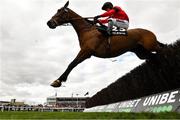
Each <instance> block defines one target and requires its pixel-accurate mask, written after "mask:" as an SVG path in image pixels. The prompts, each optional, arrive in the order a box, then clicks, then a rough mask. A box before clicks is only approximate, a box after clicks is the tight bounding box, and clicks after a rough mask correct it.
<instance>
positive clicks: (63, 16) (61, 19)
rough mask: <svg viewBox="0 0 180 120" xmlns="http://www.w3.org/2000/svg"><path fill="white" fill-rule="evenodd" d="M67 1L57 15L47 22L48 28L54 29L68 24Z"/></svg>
mask: <svg viewBox="0 0 180 120" xmlns="http://www.w3.org/2000/svg"><path fill="white" fill-rule="evenodd" d="M68 5H69V1H68V2H66V4H65V5H64V7H62V8H60V9H58V11H57V13H56V14H55V15H54V16H53V17H52V18H51V19H50V20H49V21H48V22H47V25H48V26H49V28H51V29H54V28H56V27H57V26H60V25H62V24H64V23H69V21H70V20H69V13H68V12H69V9H68V8H67V7H68Z"/></svg>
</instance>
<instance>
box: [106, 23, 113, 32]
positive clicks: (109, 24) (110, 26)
mask: <svg viewBox="0 0 180 120" xmlns="http://www.w3.org/2000/svg"><path fill="white" fill-rule="evenodd" d="M112 28H113V21H112V20H108V28H107V33H108V35H111V31H112Z"/></svg>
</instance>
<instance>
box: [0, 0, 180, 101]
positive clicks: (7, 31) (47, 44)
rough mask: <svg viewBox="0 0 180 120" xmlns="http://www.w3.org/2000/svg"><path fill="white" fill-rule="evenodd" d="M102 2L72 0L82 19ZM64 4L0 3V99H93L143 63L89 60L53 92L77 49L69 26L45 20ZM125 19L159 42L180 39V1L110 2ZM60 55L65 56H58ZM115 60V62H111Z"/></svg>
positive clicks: (131, 58) (124, 58)
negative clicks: (88, 97)
mask: <svg viewBox="0 0 180 120" xmlns="http://www.w3.org/2000/svg"><path fill="white" fill-rule="evenodd" d="M105 1H106V0H70V5H69V8H71V9H72V10H74V11H75V12H77V13H78V14H80V15H81V16H84V17H87V16H88V17H89V16H95V15H98V14H101V13H102V12H104V11H102V10H101V6H102V4H103V3H104V2H105ZM65 2H66V0H0V100H10V99H12V98H16V99H17V100H18V101H25V102H26V103H33V104H34V103H43V102H45V101H46V98H47V97H49V96H53V95H54V94H55V92H57V93H58V96H71V95H72V93H73V94H74V96H75V95H76V94H77V93H78V94H79V96H83V95H84V94H85V93H86V92H87V91H89V92H90V95H89V96H92V95H93V94H95V93H96V92H97V91H99V90H101V89H102V88H104V87H106V86H108V85H109V84H110V83H112V82H114V81H116V79H118V78H119V77H121V76H122V75H124V74H126V73H127V72H129V71H130V70H131V69H133V68H134V67H136V66H138V65H140V64H141V63H142V62H143V61H142V60H139V59H138V58H137V57H136V56H135V55H134V54H133V53H126V54H123V55H121V56H119V57H116V58H113V59H100V58H95V57H91V58H90V59H88V60H86V61H85V62H83V63H81V64H80V65H78V66H77V67H76V68H75V69H74V70H73V71H72V72H71V74H70V75H69V78H68V80H67V82H66V83H65V84H64V85H65V86H66V87H62V88H56V89H54V88H52V87H51V86H49V84H50V83H51V82H52V81H53V80H55V79H57V78H58V77H59V76H60V75H61V74H62V73H63V72H64V70H65V69H66V67H67V66H68V64H69V63H70V62H71V60H73V58H74V57H75V56H76V54H77V53H78V51H79V46H78V45H79V44H78V38H77V36H76V33H75V32H74V30H73V28H72V27H70V26H69V27H58V28H56V29H54V30H52V29H49V28H48V26H47V25H46V22H47V21H48V20H49V19H50V18H51V17H52V16H53V15H54V14H55V12H56V11H57V9H59V8H60V7H62V6H63V5H64V4H65ZM111 2H112V3H114V4H115V5H119V6H121V7H122V8H123V9H124V10H125V11H126V12H127V14H128V15H129V18H130V28H137V27H138V28H145V29H149V30H151V31H153V32H154V33H155V34H156V35H157V38H158V40H159V41H160V42H162V43H173V42H174V41H176V40H177V39H178V38H180V34H179V31H180V23H179V21H180V0H111ZM62 51H63V52H62ZM114 59H116V60H117V62H111V60H114Z"/></svg>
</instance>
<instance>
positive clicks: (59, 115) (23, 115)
mask: <svg viewBox="0 0 180 120" xmlns="http://www.w3.org/2000/svg"><path fill="white" fill-rule="evenodd" d="M0 119H180V114H179V113H175V112H173V113H172V112H171V113H107V112H106V113H104V112H92V113H83V112H0Z"/></svg>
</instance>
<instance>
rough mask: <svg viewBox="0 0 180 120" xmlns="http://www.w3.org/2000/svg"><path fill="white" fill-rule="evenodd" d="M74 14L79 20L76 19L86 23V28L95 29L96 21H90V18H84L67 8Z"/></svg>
mask: <svg viewBox="0 0 180 120" xmlns="http://www.w3.org/2000/svg"><path fill="white" fill-rule="evenodd" d="M67 9H68V10H69V11H70V12H71V13H72V14H74V15H76V16H78V17H79V18H75V19H79V20H81V19H82V20H84V21H85V23H86V27H88V28H89V27H94V26H95V24H94V21H93V20H89V19H88V18H84V17H82V16H80V15H79V14H77V13H76V12H74V11H73V10H71V9H70V8H67Z"/></svg>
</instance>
